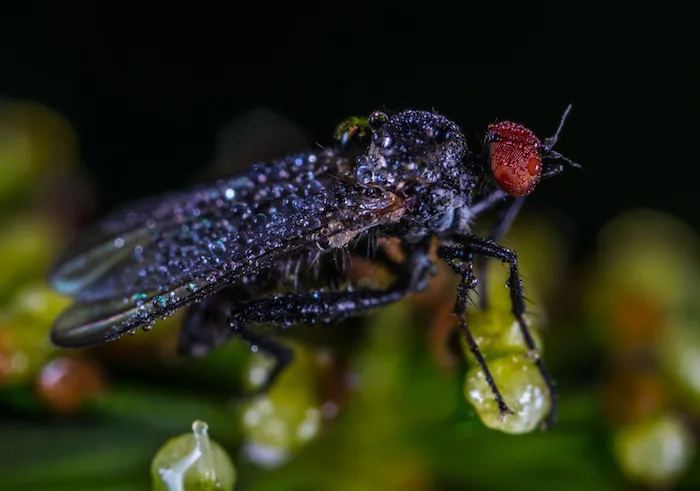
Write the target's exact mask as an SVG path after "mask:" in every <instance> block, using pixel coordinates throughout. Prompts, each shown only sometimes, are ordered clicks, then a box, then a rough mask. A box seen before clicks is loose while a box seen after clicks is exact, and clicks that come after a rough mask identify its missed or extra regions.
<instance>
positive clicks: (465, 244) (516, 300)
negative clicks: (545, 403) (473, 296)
mask: <svg viewBox="0 0 700 491" xmlns="http://www.w3.org/2000/svg"><path fill="white" fill-rule="evenodd" d="M458 239H459V241H460V243H461V244H460V245H461V247H445V248H443V254H447V255H448V256H449V255H451V256H452V257H456V258H458V259H461V260H462V261H465V260H468V259H470V258H471V257H473V255H474V254H477V255H482V256H486V257H491V258H494V259H497V260H499V261H502V262H504V263H508V265H509V266H510V273H509V279H508V288H509V289H510V299H511V308H512V312H513V315H514V316H515V318H516V320H517V321H518V326H519V327H520V332H521V333H522V336H523V339H524V341H525V345H526V346H527V349H528V350H531V351H533V352H536V351H535V350H536V349H537V347H536V345H535V341H534V339H533V338H532V334H531V333H530V328H529V327H528V325H527V322H526V321H525V317H524V315H525V312H526V308H525V300H524V291H523V282H522V279H521V277H520V273H519V272H518V256H517V254H516V253H515V252H514V251H512V250H510V249H507V248H505V247H503V246H500V245H498V244H497V243H496V242H494V241H493V240H491V239H485V238H481V237H475V236H466V237H459V238H458ZM535 364H536V365H537V368H538V370H539V371H540V373H541V374H542V378H543V379H544V382H545V384H546V385H547V389H548V390H549V394H550V398H551V403H552V408H551V411H550V412H549V415H548V416H547V420H546V422H545V424H544V427H545V428H550V427H552V426H553V425H554V422H555V420H556V416H557V402H558V401H557V392H556V388H555V387H556V383H555V382H554V380H552V377H551V375H550V374H549V371H548V370H547V367H546V365H545V363H544V360H543V359H542V358H541V357H539V356H538V357H537V358H536V360H535Z"/></svg>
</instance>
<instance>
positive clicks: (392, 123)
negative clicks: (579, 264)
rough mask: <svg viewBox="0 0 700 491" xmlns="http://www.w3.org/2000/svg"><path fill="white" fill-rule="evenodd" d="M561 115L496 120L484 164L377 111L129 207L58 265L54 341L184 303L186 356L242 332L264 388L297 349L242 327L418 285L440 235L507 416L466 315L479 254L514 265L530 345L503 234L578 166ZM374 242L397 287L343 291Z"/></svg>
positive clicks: (434, 129)
mask: <svg viewBox="0 0 700 491" xmlns="http://www.w3.org/2000/svg"><path fill="white" fill-rule="evenodd" d="M569 109H570V106H569V108H567V110H566V112H565V113H564V116H563V117H562V118H561V122H560V124H559V128H558V130H557V132H556V133H555V135H554V136H553V137H551V138H548V139H546V140H544V141H540V140H539V139H538V138H537V137H536V136H535V134H534V133H532V132H531V131H530V130H528V129H526V128H525V127H524V126H523V125H520V124H518V123H512V122H500V123H495V124H493V125H490V126H489V128H488V131H487V134H486V138H485V140H484V145H483V152H482V153H480V154H477V153H474V152H472V151H470V149H469V148H468V146H467V142H466V139H465V137H464V135H463V134H462V132H461V131H460V129H459V127H458V126H457V125H456V124H455V123H454V122H452V121H450V120H449V119H447V118H445V117H444V116H442V115H440V114H437V113H435V112H429V111H418V110H404V111H396V112H388V111H375V112H373V113H372V114H371V115H370V116H369V118H368V119H367V124H366V131H365V130H364V129H363V131H357V129H358V128H360V126H358V124H356V122H355V123H352V124H348V125H346V126H341V127H339V128H341V130H340V131H341V133H342V134H341V135H339V136H340V137H339V141H338V142H336V144H335V145H334V146H331V147H329V148H325V149H318V150H314V151H307V152H303V153H299V154H295V155H289V156H286V157H284V158H280V159H277V160H273V161H270V162H266V163H255V164H254V165H252V166H251V167H250V169H249V170H247V171H245V172H241V173H239V174H236V175H233V176H230V177H228V178H225V179H219V180H216V181H213V182H209V183H207V184H203V185H199V186H197V187H195V188H193V189H190V190H186V191H181V192H173V193H170V194H166V195H163V196H159V197H155V198H149V199H145V200H143V201H140V202H136V203H134V204H131V205H128V206H125V207H123V208H121V209H119V210H117V211H116V212H114V213H112V214H111V215H109V216H107V217H105V218H104V219H103V220H101V221H100V222H99V223H97V224H96V225H95V226H94V227H93V228H92V229H91V230H87V231H86V233H85V234H84V235H82V236H79V237H78V239H77V240H76V241H75V242H74V243H73V244H72V245H71V246H70V247H69V248H68V249H67V250H66V251H65V253H64V254H63V255H62V256H61V257H60V258H59V260H58V261H57V264H56V266H55V267H54V269H53V271H52V273H51V278H50V280H51V284H52V286H53V287H54V288H55V289H56V290H57V291H58V292H61V293H63V294H67V295H70V296H72V297H74V299H75V301H74V303H73V304H72V305H71V306H69V307H68V308H67V309H66V310H65V311H64V312H62V313H61V314H60V315H59V317H58V318H57V319H56V321H55V323H54V325H53V327H52V331H51V340H52V342H53V343H54V344H55V345H57V346H60V347H67V348H78V347H88V346H92V345H97V344H100V343H104V342H107V341H110V340H113V339H116V338H118V337H120V336H122V335H123V334H125V333H129V332H131V333H133V332H135V330H136V329H137V328H144V329H148V328H150V326H152V325H153V323H154V322H155V321H156V320H157V319H159V318H164V317H167V316H169V315H171V314H172V313H174V312H175V311H176V310H178V309H180V308H183V307H185V306H190V308H189V310H188V311H187V313H186V315H185V318H184V321H183V326H182V329H181V331H180V334H179V351H180V353H181V354H187V355H192V356H203V355H205V354H206V353H207V352H208V351H209V350H211V349H212V348H214V347H216V346H219V345H221V344H222V343H225V342H226V341H228V340H229V339H230V338H231V337H234V336H237V337H239V338H241V339H242V340H244V341H247V342H249V343H251V344H252V345H253V346H255V347H256V348H257V349H259V350H261V351H262V352H264V353H266V354H269V355H271V356H272V357H274V359H275V360H276V363H275V366H274V369H273V370H272V371H271V373H270V375H269V377H268V380H267V381H266V383H265V384H263V386H262V387H260V389H259V390H260V391H264V390H267V389H268V388H269V387H270V386H271V385H272V383H273V382H274V380H275V378H276V377H277V376H278V375H279V373H280V372H281V371H282V370H283V369H284V368H285V366H287V365H288V364H289V363H290V362H291V360H292V352H291V351H290V350H289V349H288V348H286V347H284V346H283V345H282V344H279V343H278V342H277V341H274V340H272V339H270V338H268V337H265V336H263V335H261V334H259V333H257V332H254V331H253V330H252V329H251V325H253V324H259V323H260V324H268V325H277V326H282V327H287V326H290V325H292V324H315V323H334V322H337V321H340V320H343V319H345V318H347V317H350V316H356V315H359V314H363V313H365V312H367V311H369V310H372V309H375V308H378V307H381V306H383V305H387V304H390V303H393V302H396V301H398V300H400V299H402V298H403V297H405V296H406V295H408V294H410V293H413V292H419V291H422V290H424V289H425V288H426V287H427V285H428V282H429V280H430V278H431V277H432V276H433V275H434V274H435V271H436V270H435V267H434V265H433V264H432V263H431V260H430V259H429V255H428V250H429V247H430V243H431V241H432V240H433V238H434V237H437V239H438V240H439V241H440V244H441V245H440V247H439V249H438V251H437V252H438V257H439V258H440V259H442V260H444V261H446V262H447V263H448V264H449V265H450V266H451V267H452V269H453V270H454V271H455V273H457V274H458V275H459V276H460V277H461V282H460V285H459V288H458V292H457V296H456V302H455V313H456V314H457V315H458V316H459V317H460V319H461V322H460V325H461V331H462V332H463V333H464V335H465V336H466V339H467V341H468V345H469V348H470V351H471V352H472V354H473V355H474V357H475V359H476V361H477V363H478V364H479V365H480V367H481V369H482V370H483V372H484V374H485V375H486V379H487V382H488V383H489V386H490V388H491V390H492V392H493V394H494V398H495V400H496V402H497V404H498V407H499V410H500V411H501V414H502V415H506V414H508V413H509V412H511V411H510V409H509V408H508V406H507V404H506V403H505V402H504V400H503V397H502V396H501V393H500V391H499V389H498V387H497V386H496V384H495V382H494V380H493V377H492V376H491V373H490V371H489V369H488V366H487V364H486V362H485V360H484V358H483V356H482V355H481V352H480V350H479V347H478V345H477V343H476V342H475V340H474V338H473V337H472V335H471V333H470V331H469V328H468V326H467V324H466V321H465V316H464V313H465V309H466V306H467V301H468V295H469V293H470V292H471V291H472V290H474V289H475V288H476V285H477V280H476V277H475V276H476V275H475V273H474V268H473V264H474V258H475V257H484V258H492V259H496V260H499V261H503V262H505V263H508V264H509V265H510V273H509V274H510V277H509V281H508V285H509V288H510V291H511V298H512V311H513V314H514V315H515V317H516V318H517V320H518V323H519V325H520V328H521V331H522V335H523V336H524V340H525V342H526V345H527V346H528V348H529V349H532V350H534V349H535V345H534V342H533V339H532V336H531V335H530V332H529V330H528V326H527V324H526V323H525V321H524V319H523V314H524V313H525V303H524V300H523V286H522V282H521V279H520V275H519V273H518V261H517V256H516V253H515V252H514V251H512V250H509V249H506V248H504V247H501V246H499V245H498V243H497V240H498V238H499V237H500V236H502V235H503V233H505V231H506V230H507V228H508V226H509V224H510V222H511V221H512V220H513V218H514V216H515V214H516V213H517V210H518V209H519V208H520V206H521V205H522V200H523V199H524V197H525V196H526V195H527V194H529V193H530V192H532V190H533V189H534V188H535V186H536V185H537V183H539V182H540V181H541V180H543V179H546V178H549V177H551V176H554V175H556V174H558V173H560V172H561V171H562V169H563V164H561V163H560V162H557V161H561V160H563V161H565V162H568V163H572V162H571V161H570V160H568V159H566V158H564V157H563V156H561V155H560V154H558V153H557V152H555V151H554V150H553V146H554V145H555V143H556V141H557V138H558V136H559V133H560V131H561V129H562V126H563V123H564V120H565V119H566V116H567V114H568V112H569ZM353 121H354V120H353ZM362 128H365V125H362ZM343 131H345V132H344V133H343ZM348 132H350V133H348ZM545 164H546V165H545ZM572 164H573V163H572ZM573 165H576V164H573ZM504 201H510V203H511V204H510V205H508V207H507V208H506V210H507V211H506V212H505V214H504V215H503V218H502V220H501V222H500V225H499V226H498V227H496V229H495V230H494V233H493V235H492V236H491V237H486V238H484V237H478V236H476V235H474V234H472V233H471V232H470V224H471V223H472V221H473V220H474V219H475V218H476V217H478V216H479V215H480V214H482V213H483V212H485V211H487V210H490V209H492V208H494V207H496V206H498V205H499V204H501V203H502V202H504ZM378 237H394V238H398V239H400V243H401V247H402V249H403V252H404V253H405V260H404V261H402V262H397V261H395V260H393V259H391V258H390V257H389V256H388V255H386V254H383V253H382V250H381V248H374V247H372V250H374V251H375V253H374V255H373V256H372V260H373V261H376V262H377V263H379V264H381V265H383V266H384V267H386V268H387V269H388V270H389V271H390V272H391V273H392V274H393V276H394V278H395V280H394V281H393V283H392V284H391V285H390V286H389V287H387V288H385V289H372V288H353V287H348V285H347V284H344V281H343V280H344V270H343V268H341V267H338V261H337V257H338V254H339V253H340V254H341V255H342V257H343V259H345V258H346V257H349V258H352V257H353V256H357V255H358V254H359V255H362V254H364V255H366V254H367V253H366V248H364V247H360V245H362V244H370V245H372V244H374V243H376V239H377V238H378ZM536 363H537V367H538V368H539V370H540V371H541V373H542V375H543V377H544V380H545V382H546V383H547V385H548V388H549V390H550V396H551V399H552V406H551V407H552V410H551V412H550V415H549V417H548V423H549V424H551V423H553V421H554V418H555V414H556V394H555V389H554V384H553V382H552V379H551V377H550V375H549V373H548V372H547V369H546V367H545V364H544V361H543V360H542V359H537V360H536Z"/></svg>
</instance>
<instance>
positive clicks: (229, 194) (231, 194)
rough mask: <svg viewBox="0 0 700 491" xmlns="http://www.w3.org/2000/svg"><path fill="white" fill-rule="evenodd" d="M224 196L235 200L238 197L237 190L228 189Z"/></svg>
mask: <svg viewBox="0 0 700 491" xmlns="http://www.w3.org/2000/svg"><path fill="white" fill-rule="evenodd" d="M224 196H225V197H226V199H233V198H235V197H236V190H235V189H232V188H228V189H227V190H226V191H224Z"/></svg>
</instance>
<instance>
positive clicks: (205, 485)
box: [151, 421, 236, 491]
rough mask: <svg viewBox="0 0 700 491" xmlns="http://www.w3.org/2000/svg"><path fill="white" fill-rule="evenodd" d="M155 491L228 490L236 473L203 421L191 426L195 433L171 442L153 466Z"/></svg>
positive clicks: (154, 460) (233, 481)
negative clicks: (210, 435)
mask: <svg viewBox="0 0 700 491" xmlns="http://www.w3.org/2000/svg"><path fill="white" fill-rule="evenodd" d="M151 479H152V482H153V490H154V491H176V490H178V491H180V490H181V491H188V490H212V491H213V490H224V491H226V490H228V491H232V490H233V487H234V484H235V482H236V469H235V467H234V466H233V463H232V462H231V459H230V458H229V456H228V454H227V453H226V451H225V450H223V448H221V446H220V445H219V444H218V443H216V442H215V441H213V440H211V439H210V438H209V433H208V426H207V424H206V423H205V422H203V421H195V422H194V423H192V433H187V434H184V435H180V436H178V437H175V438H172V439H170V440H168V441H167V442H166V443H165V445H163V447H161V449H160V450H159V451H158V453H157V454H156V456H155V458H154V459H153V462H152V463H151Z"/></svg>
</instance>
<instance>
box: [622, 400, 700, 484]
mask: <svg viewBox="0 0 700 491" xmlns="http://www.w3.org/2000/svg"><path fill="white" fill-rule="evenodd" d="M614 451H615V457H616V459H617V461H618V463H619V465H620V467H621V469H622V472H623V473H624V474H625V475H626V476H627V477H628V478H629V479H630V480H632V481H636V482H639V483H642V484H645V485H647V486H650V487H668V486H672V485H673V484H674V483H675V481H676V480H677V479H678V478H679V477H680V476H681V474H682V473H683V472H684V471H685V470H686V469H687V468H688V466H689V464H690V461H691V459H692V457H693V454H694V453H695V442H694V441H693V439H692V437H691V435H690V432H689V430H688V429H687V428H686V427H685V426H684V425H683V423H682V422H681V421H680V420H679V419H678V418H677V417H675V416H674V415H671V414H665V415H662V416H657V417H652V418H649V419H646V420H644V421H641V422H638V423H635V424H633V425H629V426H625V427H622V428H620V429H619V430H618V431H617V433H616V435H615V439H614Z"/></svg>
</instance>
